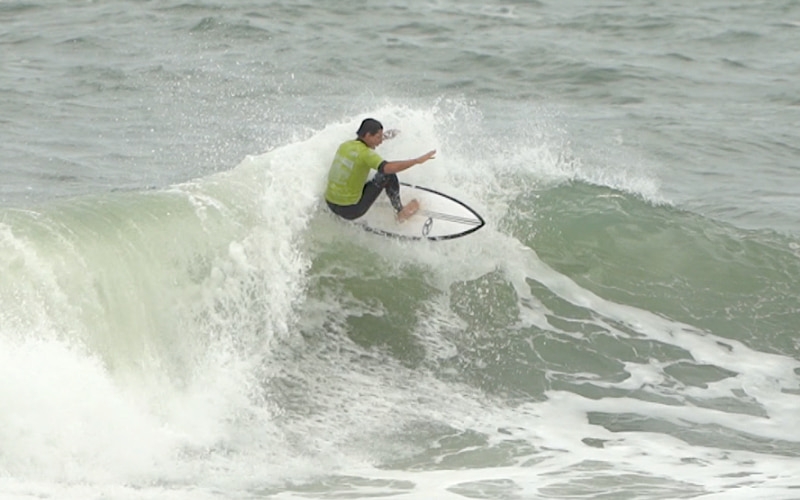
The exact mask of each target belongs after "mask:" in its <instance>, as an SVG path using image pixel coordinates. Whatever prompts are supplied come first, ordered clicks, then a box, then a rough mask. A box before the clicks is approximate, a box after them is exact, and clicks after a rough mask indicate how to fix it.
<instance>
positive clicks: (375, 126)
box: [325, 118, 436, 222]
mask: <svg viewBox="0 0 800 500" xmlns="http://www.w3.org/2000/svg"><path fill="white" fill-rule="evenodd" d="M395 135H397V131H396V130H387V131H386V133H384V132H383V125H381V122H379V121H378V120H375V119H374V118H367V119H366V120H364V121H363V122H361V126H360V127H359V128H358V131H357V132H356V136H357V137H356V139H353V140H350V141H347V142H344V143H342V145H340V146H339V149H338V150H336V156H335V157H334V158H333V163H332V164H331V169H330V171H329V172H328V187H327V188H326V189H325V201H326V202H327V204H328V207H330V209H331V210H332V211H333V213H335V214H336V215H338V216H340V217H343V218H345V219H348V220H353V219H357V218H359V217H361V216H362V215H364V214H365V213H367V210H369V208H370V207H371V206H372V204H373V203H374V202H375V200H376V199H377V198H378V195H380V194H381V191H386V195H387V196H388V197H389V201H391V203H392V206H393V207H394V209H395V211H396V212H397V220H398V221H400V222H402V221H404V220H406V219H408V218H409V217H411V216H412V215H414V213H415V212H416V211H417V210H419V202H418V201H417V200H411V201H410V202H408V203H407V204H406V205H403V203H402V202H401V201H400V182H399V181H398V180H397V173H398V172H402V171H403V170H406V169H408V168H411V167H413V166H414V165H419V164H420V163H425V162H426V161H428V160H430V159H432V158H434V157H435V155H436V150H435V149H434V150H433V151H428V152H427V153H425V154H424V155H422V156H420V157H418V158H414V159H411V160H397V161H386V160H384V159H383V158H381V156H380V155H379V154H378V153H376V152H375V148H376V147H377V146H380V144H381V143H382V142H383V140H384V139H391V138H392V137H394V136H395ZM370 170H377V172H376V173H375V175H374V176H373V177H372V179H371V180H369V181H367V176H368V175H369V171H370Z"/></svg>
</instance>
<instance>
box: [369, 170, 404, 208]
mask: <svg viewBox="0 0 800 500" xmlns="http://www.w3.org/2000/svg"><path fill="white" fill-rule="evenodd" d="M371 182H374V183H375V184H376V185H377V186H379V187H380V188H381V189H383V190H385V191H386V196H388V197H389V201H390V202H392V206H393V207H394V210H395V211H396V212H399V211H401V210H402V209H403V202H402V201H400V181H399V180H397V175H395V174H384V173H383V167H381V168H380V169H378V173H376V174H375V176H374V177H373V178H372V181H371Z"/></svg>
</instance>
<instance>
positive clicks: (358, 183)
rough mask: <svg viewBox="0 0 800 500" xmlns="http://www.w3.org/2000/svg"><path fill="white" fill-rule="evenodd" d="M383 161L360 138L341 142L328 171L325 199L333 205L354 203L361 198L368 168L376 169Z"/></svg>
mask: <svg viewBox="0 0 800 500" xmlns="http://www.w3.org/2000/svg"><path fill="white" fill-rule="evenodd" d="M383 163H384V161H383V158H381V156H380V155H379V154H378V153H376V152H375V151H374V150H372V149H370V148H369V147H368V146H367V145H366V144H364V143H363V142H361V141H360V140H358V139H354V140H352V141H347V142H345V143H343V144H342V145H341V146H339V149H338V150H336V156H335V157H334V158H333V163H332V164H331V169H330V171H329V172H328V187H327V189H326V190H325V199H326V200H328V201H329V202H331V203H333V204H335V205H342V206H347V205H355V204H356V203H358V200H360V199H361V193H362V192H363V190H364V183H365V182H367V176H368V175H369V171H370V169H372V170H378V168H380V166H381V165H382V164H383Z"/></svg>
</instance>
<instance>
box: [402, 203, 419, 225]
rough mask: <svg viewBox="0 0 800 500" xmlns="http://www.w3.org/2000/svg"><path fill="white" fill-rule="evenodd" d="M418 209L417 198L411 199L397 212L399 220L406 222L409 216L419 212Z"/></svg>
mask: <svg viewBox="0 0 800 500" xmlns="http://www.w3.org/2000/svg"><path fill="white" fill-rule="evenodd" d="M417 210H419V202H418V201H417V200H411V201H409V202H408V203H406V205H405V206H404V207H403V209H402V210H400V211H399V212H397V222H405V221H406V220H408V218H409V217H411V216H412V215H414V214H415V213H417Z"/></svg>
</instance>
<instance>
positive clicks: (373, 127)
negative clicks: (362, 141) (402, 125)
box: [356, 118, 383, 137]
mask: <svg viewBox="0 0 800 500" xmlns="http://www.w3.org/2000/svg"><path fill="white" fill-rule="evenodd" d="M381 130H383V125H381V122H379V121H378V120H376V119H375V118H367V119H366V120H364V121H363V122H361V126H360V127H358V132H356V135H357V136H358V137H364V136H365V135H367V134H369V135H375V134H377V133H378V132H380V131H381Z"/></svg>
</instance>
